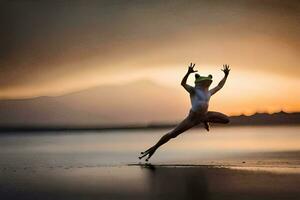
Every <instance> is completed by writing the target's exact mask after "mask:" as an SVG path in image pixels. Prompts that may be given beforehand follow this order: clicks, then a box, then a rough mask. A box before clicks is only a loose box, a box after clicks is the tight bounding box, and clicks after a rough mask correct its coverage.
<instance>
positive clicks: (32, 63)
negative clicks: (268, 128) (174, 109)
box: [0, 0, 300, 114]
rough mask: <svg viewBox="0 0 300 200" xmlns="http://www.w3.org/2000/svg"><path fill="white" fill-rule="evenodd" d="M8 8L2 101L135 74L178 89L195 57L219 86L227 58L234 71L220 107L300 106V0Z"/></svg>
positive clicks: (216, 103)
mask: <svg viewBox="0 0 300 200" xmlns="http://www.w3.org/2000/svg"><path fill="white" fill-rule="evenodd" d="M1 9H3V12H2V13H4V14H3V15H2V17H3V19H2V22H3V23H2V24H4V27H5V28H4V30H5V31H4V33H3V34H2V35H1V40H3V42H2V43H3V44H4V47H5V48H4V49H6V50H5V51H3V50H1V52H0V58H1V62H0V64H1V71H0V79H1V80H0V98H24V97H26V98H30V97H36V96H43V95H49V96H52V95H61V94H67V93H70V92H72V91H77V90H82V89H86V88H90V87H94V86H97V85H103V84H124V83H126V82H130V81H134V80H138V79H148V80H152V81H155V82H157V83H159V84H162V85H164V86H169V87H171V88H176V87H180V85H179V83H180V81H181V78H182V76H183V75H184V73H185V71H186V68H187V65H188V64H189V63H190V62H195V63H196V64H197V65H196V68H197V69H198V70H199V72H200V73H202V72H203V73H204V74H208V73H211V74H213V76H214V83H213V84H217V82H218V80H220V79H221V78H222V72H221V71H220V70H219V69H220V68H221V66H222V64H225V63H226V64H229V65H230V66H231V68H232V71H231V74H230V76H229V79H228V82H227V83H226V86H225V87H224V90H223V91H221V92H220V93H219V94H217V96H216V97H215V98H212V102H211V107H212V108H213V109H215V110H220V111H223V112H226V113H228V114H240V113H252V112H255V111H260V112H263V111H264V112H265V111H267V112H275V111H279V110H281V109H283V110H285V111H289V112H292V111H300V103H299V102H300V94H299V91H300V81H299V75H300V67H299V63H300V54H299V52H300V39H299V35H300V26H299V25H300V14H299V13H300V3H299V2H297V1H279V0H278V1H277V0H274V1H267V0H263V1H255V0H254V1H215V2H206V1H189V2H186V1H182V2H181V1H176V2H174V1H152V2H147V1H145V2H143V1H139V2H130V3H128V2H127V3H124V2H120V3H109V2H100V1H99V2H91V3H84V2H81V1H78V2H76V3H72V4H68V3H67V2H56V3H53V4H49V3H42V2H21V1H20V2H18V1H15V2H12V3H10V2H7V3H5V4H4V5H3V6H2V8H1ZM54 10H55V11H56V12H53V11H54ZM1 11H2V10H1ZM190 83H192V80H190ZM179 95H184V94H179ZM187 98H188V97H187Z"/></svg>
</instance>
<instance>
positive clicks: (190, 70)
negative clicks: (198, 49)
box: [181, 63, 197, 93]
mask: <svg viewBox="0 0 300 200" xmlns="http://www.w3.org/2000/svg"><path fill="white" fill-rule="evenodd" d="M194 67H195V64H193V63H191V64H190V66H189V69H188V71H187V73H186V74H185V76H184V77H183V79H182V81H181V85H182V87H184V89H185V90H186V91H188V92H189V93H191V92H193V87H192V86H190V85H188V84H186V81H187V79H188V77H189V75H190V74H191V73H195V72H197V70H194Z"/></svg>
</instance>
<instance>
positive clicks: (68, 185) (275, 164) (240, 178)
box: [0, 126, 300, 200]
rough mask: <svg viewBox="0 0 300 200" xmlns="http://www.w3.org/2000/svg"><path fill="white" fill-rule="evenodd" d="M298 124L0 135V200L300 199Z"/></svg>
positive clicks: (299, 127)
mask: <svg viewBox="0 0 300 200" xmlns="http://www.w3.org/2000/svg"><path fill="white" fill-rule="evenodd" d="M299 130H300V126H294V127H285V126H276V127H227V128H219V127H218V128H214V127H213V128H212V130H211V132H209V133H207V132H205V131H204V130H202V129H193V130H191V131H188V132H186V133H185V134H183V135H181V136H179V137H177V138H176V139H174V140H172V141H171V142H169V143H168V144H166V145H165V146H163V147H162V148H161V149H160V150H158V151H157V153H156V154H155V155H154V157H153V159H151V163H152V164H153V165H141V164H139V160H138V159H137V157H138V155H139V152H140V151H142V150H144V149H145V148H147V147H149V146H150V145H152V144H154V143H155V142H156V141H157V140H158V139H159V138H160V137H161V136H162V135H163V133H165V132H167V130H151V131H150V130H145V131H111V132H92V131H89V132H57V133H53V132H51V133H42V134H37V133H34V134H33V133H32V134H28V133H26V134H25V133H24V134H19V133H18V134H13V133H10V134H2V135H0V158H1V159H0V177H1V178H0V199H22V200H24V199H28V200H31V199H43V200H45V199H49V200H50V199H51V200H56V199H57V200H58V199H64V200H65V199H74V200H76V199H105V200H106V199H116V200H118V199H122V200H123V199H139V200H140V199H172V200H173V199H251V200H253V199H254V200H255V199H264V200H266V199H272V200H273V199H299V197H300V189H299V187H298V186H299V184H300V170H299V169H300V134H299V133H300V131H299Z"/></svg>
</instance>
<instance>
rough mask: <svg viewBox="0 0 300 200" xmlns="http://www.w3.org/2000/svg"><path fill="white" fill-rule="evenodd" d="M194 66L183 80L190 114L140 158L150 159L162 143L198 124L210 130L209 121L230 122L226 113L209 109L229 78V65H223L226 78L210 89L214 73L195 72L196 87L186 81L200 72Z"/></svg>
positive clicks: (192, 65) (190, 67)
mask: <svg viewBox="0 0 300 200" xmlns="http://www.w3.org/2000/svg"><path fill="white" fill-rule="evenodd" d="M194 67H195V64H193V63H191V64H190V66H189V68H188V71H187V73H186V75H185V76H184V77H183V79H182V81H181V85H182V87H184V89H185V90H186V91H187V92H188V93H189V94H190V99H191V104H192V108H191V109H190V111H189V114H188V116H187V117H186V118H185V119H184V120H183V121H182V122H180V123H179V124H178V125H177V126H176V127H175V128H174V129H173V130H172V131H170V132H168V133H167V134H165V135H164V136H162V137H161V138H160V140H159V141H158V142H157V143H156V144H155V145H154V146H152V147H150V148H149V149H148V150H146V151H144V152H141V156H140V157H139V159H142V158H143V157H145V156H148V157H147V158H146V161H148V160H149V159H150V158H151V156H152V155H153V154H154V153H155V151H156V150H157V149H158V148H159V147H160V146H161V145H163V144H165V143H167V142H168V141H169V140H170V139H172V138H175V137H177V136H178V135H180V134H181V133H183V132H184V131H186V130H188V129H190V128H192V127H194V126H196V125H198V124H204V127H205V129H206V130H207V131H209V123H222V124H227V123H229V118H228V116H226V115H225V114H223V113H220V112H214V111H208V105H209V100H210V97H211V96H212V95H214V94H215V93H217V92H218V91H219V90H220V89H221V88H222V87H223V86H224V84H225V82H226V80H227V77H228V75H229V71H230V69H229V65H223V69H222V71H223V72H224V78H223V79H222V80H221V81H220V82H219V84H218V85H217V86H216V87H214V88H212V89H209V86H210V85H211V83H212V75H208V76H200V75H199V74H195V87H193V86H190V85H188V84H187V83H186V81H187V79H188V77H189V75H190V74H192V73H195V72H198V71H197V70H194Z"/></svg>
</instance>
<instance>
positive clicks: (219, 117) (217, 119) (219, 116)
mask: <svg viewBox="0 0 300 200" xmlns="http://www.w3.org/2000/svg"><path fill="white" fill-rule="evenodd" d="M204 121H205V122H211V123H221V124H227V123H229V117H228V116H227V115H225V114H223V113H220V112H214V111H208V112H207V114H206V115H205V120H204Z"/></svg>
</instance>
